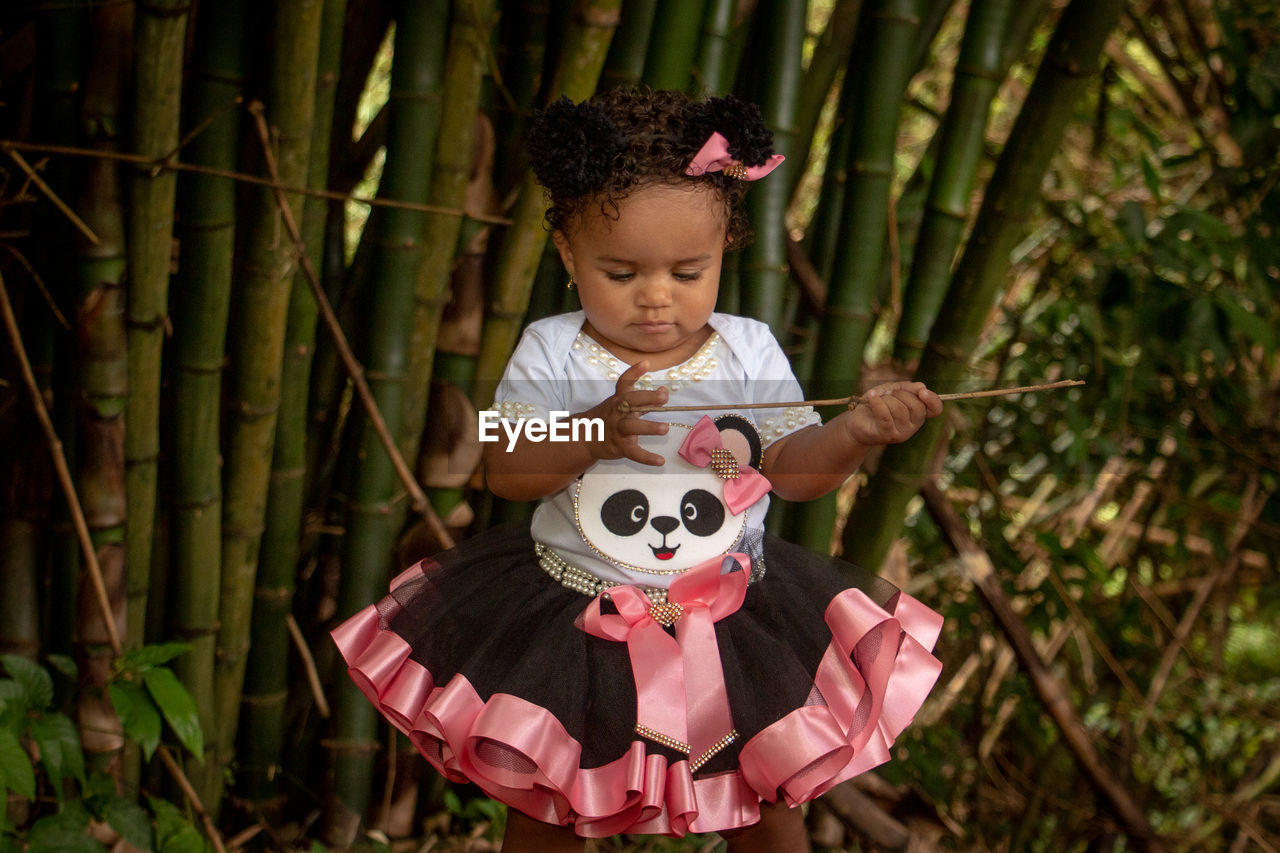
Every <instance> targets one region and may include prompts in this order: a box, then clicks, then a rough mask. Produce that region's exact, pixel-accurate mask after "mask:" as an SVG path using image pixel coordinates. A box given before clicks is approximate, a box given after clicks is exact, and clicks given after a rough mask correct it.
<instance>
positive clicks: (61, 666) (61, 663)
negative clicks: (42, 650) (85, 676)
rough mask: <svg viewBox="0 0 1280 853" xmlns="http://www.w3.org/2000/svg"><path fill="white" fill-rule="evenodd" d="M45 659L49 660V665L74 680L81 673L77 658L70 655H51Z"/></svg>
mask: <svg viewBox="0 0 1280 853" xmlns="http://www.w3.org/2000/svg"><path fill="white" fill-rule="evenodd" d="M45 660H47V661H48V662H49V666H51V667H53V668H54V669H56V670H57V671H58V672H60V673H62V674H63V675H65V676H66V677H67V678H70V679H72V680H73V681H74V680H75V679H76V678H78V677H79V675H80V667H78V666H76V662H75V659H74V658H72V657H71V656H70V655H49V656H48V657H47V658H45Z"/></svg>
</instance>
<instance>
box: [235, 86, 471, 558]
mask: <svg viewBox="0 0 1280 853" xmlns="http://www.w3.org/2000/svg"><path fill="white" fill-rule="evenodd" d="M249 114H250V115H252V116H253V121H254V124H255V126H256V127H257V131H258V140H259V141H260V142H261V143H262V156H263V159H264V161H265V163H266V166H267V172H268V174H270V176H271V184H270V185H271V186H272V187H273V188H274V189H275V194H276V206H277V207H278V208H279V209H280V215H281V217H282V218H283V219H284V224H285V228H287V229H288V231H289V238H290V239H291V240H292V241H293V248H294V252H295V253H296V254H297V256H298V266H299V267H301V268H302V272H303V275H304V276H305V278H306V279H307V284H309V285H310V286H311V294H312V296H314V297H315V300H316V305H317V307H319V309H320V316H321V317H322V318H323V319H324V324H325V327H326V328H328V330H329V334H330V335H331V336H332V337H333V342H334V346H335V347H336V348H337V350H338V355H339V356H340V357H341V358H342V364H343V366H344V367H345V368H346V370H347V375H349V376H350V377H351V384H352V385H353V386H354V387H355V392H356V396H357V397H359V398H360V403H361V405H362V406H363V407H364V411H365V414H366V415H368V417H369V423H370V424H371V425H372V426H373V429H374V432H376V433H377V434H378V439H379V441H381V442H382V446H383V448H384V449H385V450H386V452H387V456H389V457H390V458H391V465H392V467H394V468H395V469H396V475H397V476H398V477H399V478H400V481H401V482H402V483H404V487H405V489H407V490H408V492H409V499H410V500H411V501H413V509H414V511H415V512H417V513H418V514H419V515H421V516H422V517H423V519H425V520H426V522H427V526H428V527H429V528H431V532H432V534H434V535H435V537H436V539H437V540H438V541H439V542H440V543H441V544H442V545H444V546H445V548H452V547H453V546H454V544H455V543H454V541H453V537H452V536H450V535H449V531H448V530H447V529H446V528H445V526H444V522H442V521H441V520H440V516H438V515H436V512H435V510H434V509H432V508H431V503H430V502H429V501H428V500H427V495H426V493H425V492H424V491H422V487H421V486H419V485H418V481H417V478H415V477H414V476H413V472H412V471H410V470H409V465H408V463H406V462H405V461H404V457H403V456H402V455H401V454H400V448H399V447H397V446H396V440H395V438H394V437H393V436H392V435H391V430H390V429H389V428H388V427H387V421H386V419H385V418H383V417H382V412H381V411H379V410H378V403H377V401H376V400H374V399H373V392H372V391H370V390H369V383H368V382H367V381H366V380H365V378H364V366H363V365H361V364H360V362H359V360H357V359H356V356H355V353H354V352H352V351H351V344H350V343H348V342H347V336H346V334H345V333H344V332H343V331H342V324H341V323H340V322H338V315H337V314H336V313H334V310H333V306H332V305H330V304H329V297H327V296H326V295H325V292H324V289H323V288H322V287H321V286H320V278H319V276H317V275H316V271H315V269H314V268H313V267H312V266H311V259H310V258H309V257H307V247H306V244H305V243H304V242H303V240H302V232H301V231H300V230H299V229H298V223H297V222H296V221H295V220H294V218H293V211H292V209H290V207H289V203H288V200H287V199H286V198H285V195H284V193H285V190H284V187H283V186H282V185H281V184H280V173H279V171H278V170H277V168H276V158H275V154H274V153H273V152H272V150H271V133H270V131H269V130H268V129H267V120H266V117H265V116H264V114H263V107H262V102H261V101H254V102H253V103H251V104H249Z"/></svg>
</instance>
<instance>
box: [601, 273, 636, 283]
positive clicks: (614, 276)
mask: <svg viewBox="0 0 1280 853" xmlns="http://www.w3.org/2000/svg"><path fill="white" fill-rule="evenodd" d="M604 277H605V278H607V279H609V281H631V279H633V278H635V277H636V274H635V273H633V272H606V273H605V274H604Z"/></svg>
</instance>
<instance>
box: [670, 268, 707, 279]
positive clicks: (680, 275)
mask: <svg viewBox="0 0 1280 853" xmlns="http://www.w3.org/2000/svg"><path fill="white" fill-rule="evenodd" d="M673 275H674V277H675V279H676V281H697V280H698V279H700V278H702V270H694V271H693V272H677V273H673Z"/></svg>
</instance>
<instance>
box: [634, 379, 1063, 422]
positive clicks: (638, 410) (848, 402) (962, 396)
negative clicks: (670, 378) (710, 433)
mask: <svg viewBox="0 0 1280 853" xmlns="http://www.w3.org/2000/svg"><path fill="white" fill-rule="evenodd" d="M1083 384H1085V382H1084V380H1083V379H1064V380H1062V381H1060V382H1050V383H1048V384H1047V385H1019V386H1017V387H1016V388H988V389H986V390H985V391H961V392H957V393H954V394H939V395H938V399H939V400H942V401H944V402H945V401H948V400H977V399H982V398H985V397H1003V396H1005V395H1008V394H1026V393H1030V392H1032V391H1056V390H1057V389H1059V388H1075V387H1077V386H1079V385H1083ZM866 400H867V397H866V395H865V394H851V395H850V396H848V397H835V398H833V399H830V400H794V401H789V402H786V403H716V404H714V405H710V406H636V407H635V408H632V407H631V406H630V404H628V403H627V401H626V400H623V401H621V402H620V403H619V406H618V408H619V410H620V411H622V412H623V413H624V414H637V415H646V414H648V413H650V412H705V411H710V410H716V411H721V410H724V411H728V410H737V409H782V408H791V407H793V406H845V407H846V408H850V409H853V408H856V407H858V406H860V405H862V404H863V403H865V402H866Z"/></svg>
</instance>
